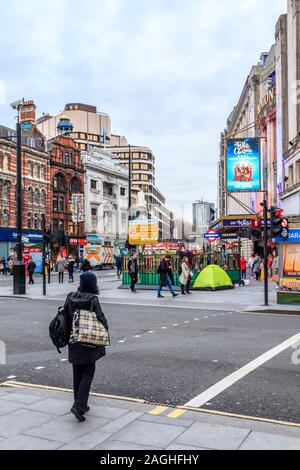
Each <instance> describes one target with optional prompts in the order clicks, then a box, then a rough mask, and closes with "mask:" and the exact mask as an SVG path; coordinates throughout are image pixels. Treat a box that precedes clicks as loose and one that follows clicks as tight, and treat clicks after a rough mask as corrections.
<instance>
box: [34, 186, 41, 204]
mask: <svg viewBox="0 0 300 470" xmlns="http://www.w3.org/2000/svg"><path fill="white" fill-rule="evenodd" d="M34 203H35V204H39V203H40V192H39V190H38V189H36V190H35V191H34Z"/></svg>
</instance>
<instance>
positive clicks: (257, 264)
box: [252, 253, 262, 281]
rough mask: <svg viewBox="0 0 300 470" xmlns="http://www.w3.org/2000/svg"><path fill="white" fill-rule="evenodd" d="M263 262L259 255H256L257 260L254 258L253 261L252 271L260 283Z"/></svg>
mask: <svg viewBox="0 0 300 470" xmlns="http://www.w3.org/2000/svg"><path fill="white" fill-rule="evenodd" d="M261 262H262V260H261V257H260V256H259V254H258V253H257V254H256V255H255V258H254V261H253V267H252V271H253V273H254V274H255V279H256V281H260V272H261V267H260V265H261Z"/></svg>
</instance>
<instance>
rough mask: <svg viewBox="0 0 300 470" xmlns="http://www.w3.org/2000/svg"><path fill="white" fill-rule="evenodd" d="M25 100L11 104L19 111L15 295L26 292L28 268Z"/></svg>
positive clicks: (17, 128) (17, 127)
mask: <svg viewBox="0 0 300 470" xmlns="http://www.w3.org/2000/svg"><path fill="white" fill-rule="evenodd" d="M23 103H24V100H19V101H15V102H14V103H12V104H11V107H12V109H14V110H17V111H18V116H17V126H16V130H17V184H16V195H17V197H16V202H17V220H16V229H17V230H16V231H17V244H16V250H17V261H16V262H15V263H14V270H13V273H14V289H13V292H14V295H24V294H26V269H25V264H24V263H23V244H22V154H21V153H22V134H21V124H20V110H21V107H22V105H23Z"/></svg>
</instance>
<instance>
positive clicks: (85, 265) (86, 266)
mask: <svg viewBox="0 0 300 470" xmlns="http://www.w3.org/2000/svg"><path fill="white" fill-rule="evenodd" d="M81 269H82V271H83V272H84V273H87V272H88V271H91V270H92V266H91V263H90V262H89V260H88V259H87V258H84V260H83V262H82V265H81Z"/></svg>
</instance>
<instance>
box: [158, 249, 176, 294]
mask: <svg viewBox="0 0 300 470" xmlns="http://www.w3.org/2000/svg"><path fill="white" fill-rule="evenodd" d="M157 273H158V274H159V275H160V279H159V287H158V292H157V297H158V298H159V299H162V298H163V297H164V296H163V295H161V292H162V289H163V287H166V286H168V287H169V291H170V292H171V294H172V295H173V297H178V295H179V294H176V293H175V292H174V288H173V284H172V281H171V279H172V278H173V274H172V264H171V260H170V258H169V257H168V256H164V257H163V259H162V260H161V262H160V265H159V267H158V270H157Z"/></svg>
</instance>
